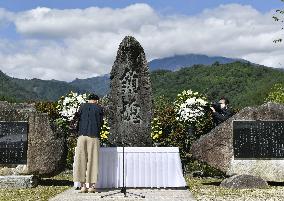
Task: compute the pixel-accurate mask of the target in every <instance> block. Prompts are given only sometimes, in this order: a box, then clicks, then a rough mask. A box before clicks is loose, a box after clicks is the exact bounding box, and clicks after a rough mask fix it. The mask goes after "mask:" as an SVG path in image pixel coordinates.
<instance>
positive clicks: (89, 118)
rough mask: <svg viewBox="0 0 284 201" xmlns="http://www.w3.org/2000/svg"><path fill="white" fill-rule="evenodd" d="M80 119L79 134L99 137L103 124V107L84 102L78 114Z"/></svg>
mask: <svg viewBox="0 0 284 201" xmlns="http://www.w3.org/2000/svg"><path fill="white" fill-rule="evenodd" d="M75 115H76V116H77V117H78V119H79V128H78V134H79V135H84V136H92V137H99V136H100V132H101V128H102V126H103V115H104V113H103V108H102V107H101V106H99V105H97V104H95V103H83V104H82V105H81V106H80V108H79V111H78V112H77V114H75Z"/></svg>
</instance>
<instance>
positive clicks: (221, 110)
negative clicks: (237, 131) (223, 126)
mask: <svg viewBox="0 0 284 201" xmlns="http://www.w3.org/2000/svg"><path fill="white" fill-rule="evenodd" d="M210 109H211V110H212V112H213V119H214V124H215V126H217V125H219V124H220V123H222V122H224V121H226V120H227V119H229V118H230V117H231V116H233V112H232V110H231V109H230V108H229V100H228V99H227V98H224V97H222V98H220V100H219V102H218V103H217V104H213V106H211V107H210Z"/></svg>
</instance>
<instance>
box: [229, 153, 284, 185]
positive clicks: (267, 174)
mask: <svg viewBox="0 0 284 201" xmlns="http://www.w3.org/2000/svg"><path fill="white" fill-rule="evenodd" d="M283 167H284V160H280V159H279V160H260V159H257V160H234V158H233V159H232V161H231V164H230V168H229V170H228V171H227V175H236V174H237V175H242V174H248V175H252V176H256V177H258V176H259V177H261V178H262V179H264V180H265V181H274V182H284V168H283Z"/></svg>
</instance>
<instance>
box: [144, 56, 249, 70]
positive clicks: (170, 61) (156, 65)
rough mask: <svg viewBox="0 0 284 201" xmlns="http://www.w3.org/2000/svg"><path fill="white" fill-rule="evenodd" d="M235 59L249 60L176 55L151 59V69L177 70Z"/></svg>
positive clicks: (233, 60)
mask: <svg viewBox="0 0 284 201" xmlns="http://www.w3.org/2000/svg"><path fill="white" fill-rule="evenodd" d="M235 61H242V62H244V63H247V62H248V61H246V60H242V59H232V58H226V57H217V56H216V57H209V56H206V55H201V54H186V55H175V56H172V57H166V58H162V59H154V60H152V61H150V62H149V63H148V64H149V68H150V71H155V70H161V69H164V70H171V71H176V70H179V69H180V68H182V67H190V66H193V65H197V64H202V65H212V64H214V63H216V62H217V63H220V64H226V63H233V62H235Z"/></svg>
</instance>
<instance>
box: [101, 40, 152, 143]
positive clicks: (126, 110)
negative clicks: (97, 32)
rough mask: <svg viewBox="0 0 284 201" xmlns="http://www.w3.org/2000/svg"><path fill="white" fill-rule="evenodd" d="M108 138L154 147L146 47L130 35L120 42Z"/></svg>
mask: <svg viewBox="0 0 284 201" xmlns="http://www.w3.org/2000/svg"><path fill="white" fill-rule="evenodd" d="M110 79H111V83H110V85H111V90H110V94H109V105H108V112H107V113H108V116H109V125H110V133H111V134H110V138H109V141H110V142H111V143H112V144H113V145H115V146H122V145H125V146H151V139H150V132H151V120H152V106H153V98H152V88H151V82H150V76H149V68H148V64H147V60H146V57H145V53H144V50H143V48H142V46H141V45H140V44H139V42H138V41H137V40H136V39H135V38H134V37H131V36H127V37H125V38H124V39H123V41H122V42H121V44H120V45H119V49H118V52H117V56H116V60H115V62H114V65H113V67H112V70H111V75H110Z"/></svg>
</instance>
